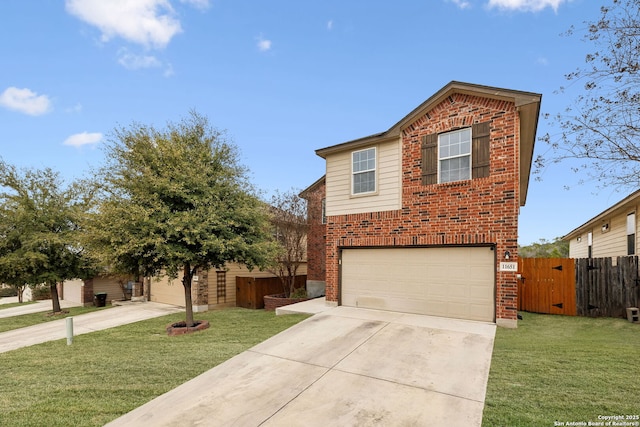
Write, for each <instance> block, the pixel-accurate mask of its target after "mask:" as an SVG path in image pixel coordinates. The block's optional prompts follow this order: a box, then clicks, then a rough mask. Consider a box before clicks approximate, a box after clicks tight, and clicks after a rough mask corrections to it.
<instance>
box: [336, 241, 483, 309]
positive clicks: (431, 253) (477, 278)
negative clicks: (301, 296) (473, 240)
mask: <svg viewBox="0 0 640 427" xmlns="http://www.w3.org/2000/svg"><path fill="white" fill-rule="evenodd" d="M341 277H342V280H341V303H342V305H346V306H351V307H362V308H373V309H379V310H391V311H400V312H405V313H417V314H428V315H432V316H443V317H455V318H458V319H469V320H481V321H488V322H493V321H494V320H495V297H494V295H495V258H494V251H492V250H491V248H488V247H450V248H392V249H389V248H386V249H344V250H343V251H342V276H341Z"/></svg>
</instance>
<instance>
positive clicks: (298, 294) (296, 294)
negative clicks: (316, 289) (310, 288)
mask: <svg viewBox="0 0 640 427" xmlns="http://www.w3.org/2000/svg"><path fill="white" fill-rule="evenodd" d="M306 297H307V290H306V289H305V288H297V289H295V290H294V291H293V292H291V295H290V296H289V298H306Z"/></svg>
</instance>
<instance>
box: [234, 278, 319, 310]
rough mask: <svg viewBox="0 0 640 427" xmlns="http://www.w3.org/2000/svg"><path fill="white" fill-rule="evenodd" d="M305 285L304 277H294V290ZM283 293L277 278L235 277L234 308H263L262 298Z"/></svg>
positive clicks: (280, 282) (305, 279)
mask: <svg viewBox="0 0 640 427" xmlns="http://www.w3.org/2000/svg"><path fill="white" fill-rule="evenodd" d="M306 283H307V276H306V275H299V276H296V282H295V288H296V289H297V288H302V287H304V286H305V285H306ZM283 292H284V287H283V285H282V281H281V280H280V278H279V277H240V276H237V277H236V307H244V308H252V309H259V308H264V296H265V295H273V294H281V293H283Z"/></svg>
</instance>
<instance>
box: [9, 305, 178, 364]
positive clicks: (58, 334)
mask: <svg viewBox="0 0 640 427" xmlns="http://www.w3.org/2000/svg"><path fill="white" fill-rule="evenodd" d="M48 303H49V306H47V307H46V308H45V309H44V310H40V311H46V310H50V309H51V301H50V300H49V301H48ZM34 305H37V304H29V305H28V306H26V307H24V309H27V308H28V307H31V306H34ZM38 305H39V304H38ZM16 308H23V307H16ZM8 310H13V309H11V308H7V309H2V310H0V313H2V312H4V311H8ZM183 310H184V308H182V307H177V306H174V305H168V304H160V303H156V302H136V303H130V304H127V305H121V306H117V307H113V308H109V309H106V310H100V311H95V312H93V313H87V314H81V315H79V316H74V317H73V335H74V336H77V335H82V334H87V333H90V332H95V331H100V330H103V329H109V328H114V327H116V326H121V325H126V324H128V323H134V322H139V321H141V320H147V319H152V318H155V317H160V316H164V315H167V314H172V313H178V312H181V311H183ZM36 312H37V311H36ZM14 315H15V314H14ZM3 317H6V316H3ZM66 337H67V333H66V320H65V319H60V320H52V321H51V322H47V323H43V324H40V325H34V326H28V327H26V328H21V329H14V330H12V331H7V332H2V333H0V353H3V352H5V351H11V350H15V349H18V348H22V347H28V346H30V345H35V344H40V343H43V342H46V341H54V340H59V339H64V338H66Z"/></svg>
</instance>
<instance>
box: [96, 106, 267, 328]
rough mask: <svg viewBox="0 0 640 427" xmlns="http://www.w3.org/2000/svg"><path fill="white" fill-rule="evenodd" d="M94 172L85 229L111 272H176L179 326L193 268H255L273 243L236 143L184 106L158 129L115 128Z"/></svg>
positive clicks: (189, 309) (190, 316)
mask: <svg viewBox="0 0 640 427" xmlns="http://www.w3.org/2000/svg"><path fill="white" fill-rule="evenodd" d="M105 154H106V159H107V162H106V165H105V166H104V168H102V170H101V172H100V173H99V182H100V183H101V185H102V200H101V203H100V206H99V208H98V211H97V212H96V214H95V216H94V218H93V219H92V222H93V226H91V227H90V228H91V234H92V235H93V236H94V238H95V239H97V240H96V245H98V246H102V247H103V248H105V251H106V253H107V254H109V255H110V256H111V260H112V263H113V266H114V267H115V269H116V270H117V271H130V272H133V271H137V272H139V274H142V275H146V276H149V275H159V274H164V273H166V274H167V275H169V277H171V278H176V277H177V276H178V273H179V271H180V270H182V272H183V279H182V285H183V286H184V294H185V307H186V324H187V326H193V325H194V324H195V322H194V319H193V307H192V298H191V281H192V278H193V276H194V274H195V273H196V271H197V270H198V269H209V268H212V267H216V268H222V267H224V265H225V264H226V263H229V262H239V263H243V264H245V265H247V266H248V267H249V268H253V267H263V266H265V265H267V263H268V261H269V259H270V258H271V257H272V255H271V253H272V251H273V243H272V242H271V241H270V230H269V223H268V216H267V212H266V208H265V207H264V205H263V204H262V203H261V202H260V201H259V200H258V198H257V197H256V196H255V194H254V190H253V188H252V186H251V185H250V183H249V181H248V178H247V172H246V170H245V168H243V167H242V166H240V164H239V162H238V154H237V148H236V147H235V146H234V145H233V144H231V143H230V142H228V141H227V140H226V139H225V137H224V135H223V134H222V133H220V132H219V131H217V130H215V129H213V128H212V127H211V126H210V125H209V123H208V121H207V119H206V118H204V117H202V116H200V115H198V114H197V113H195V112H192V113H191V115H190V116H189V117H188V118H186V119H184V120H182V121H181V122H180V123H177V124H173V123H169V124H168V125H167V127H166V129H156V128H154V127H152V126H144V125H140V124H133V125H132V126H131V127H130V128H129V129H127V128H119V129H116V130H115V131H114V134H113V135H112V137H111V138H110V140H109V141H108V143H107V145H106V149H105Z"/></svg>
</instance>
